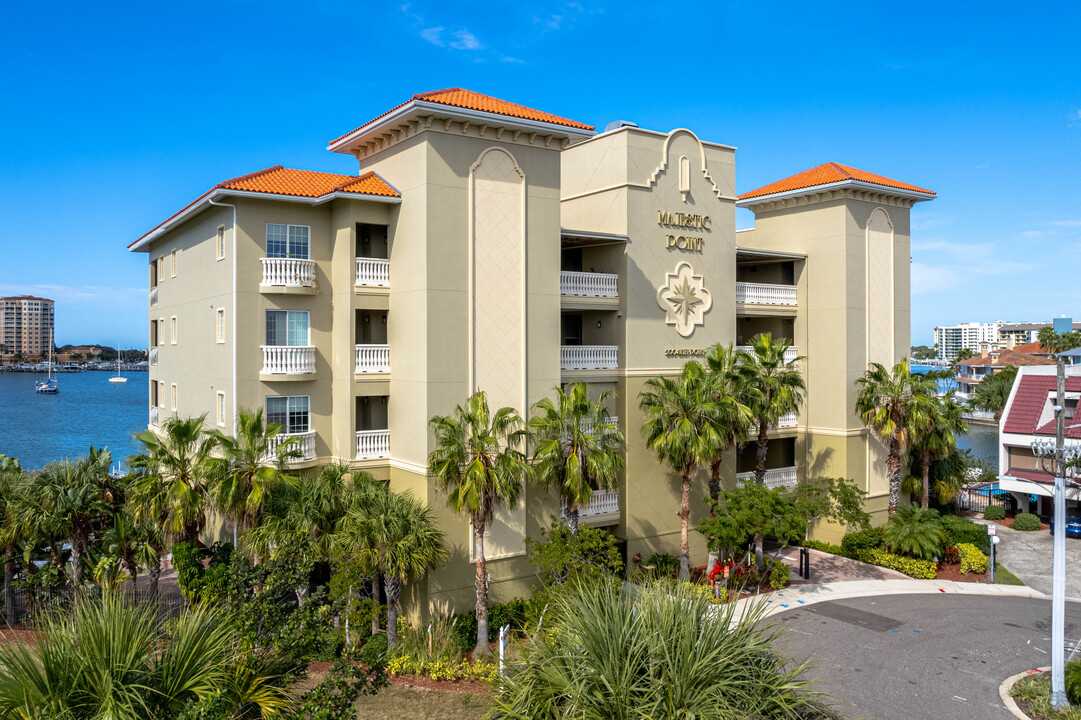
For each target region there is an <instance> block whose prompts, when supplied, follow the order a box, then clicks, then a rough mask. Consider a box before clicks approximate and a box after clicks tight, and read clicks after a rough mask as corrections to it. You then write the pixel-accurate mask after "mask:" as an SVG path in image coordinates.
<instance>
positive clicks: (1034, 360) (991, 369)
mask: <svg viewBox="0 0 1081 720" xmlns="http://www.w3.org/2000/svg"><path fill="white" fill-rule="evenodd" d="M1054 364H1055V361H1054V360H1052V359H1051V358H1049V357H1044V356H1041V355H1034V354H1032V353H1022V352H1017V350H991V351H985V352H984V353H983V354H982V355H977V356H975V357H970V358H968V359H967V360H962V361H960V362H959V363H957V377H956V378H954V379H955V380H956V381H957V399H958V400H969V399H970V398H971V397H972V393H973V392H974V391H975V390H976V386H977V385H979V384H980V381H982V380H983V379H984V378H985V377H988V376H990V375H994V374H995V373H996V372H999V371H1000V370H1004V369H1005V368H1007V367H1009V366H1010V365H1013V366H1016V367H1026V366H1030V365H1054Z"/></svg>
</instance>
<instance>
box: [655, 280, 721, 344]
mask: <svg viewBox="0 0 1081 720" xmlns="http://www.w3.org/2000/svg"><path fill="white" fill-rule="evenodd" d="M657 304H658V305H660V306H661V309H662V310H664V312H665V322H666V323H668V324H669V325H675V327H676V332H678V333H679V334H680V335H682V336H683V337H690V336H691V334H692V333H693V332H694V328H695V326H696V325H703V324H705V320H703V315H705V314H706V313H707V312H709V309H710V308H711V307H713V296H712V295H710V292H709V290H706V288H705V285H704V284H703V282H702V276H701V275H695V274H694V268H692V267H691V264H690V263H687V262H681V263H680V264H678V265H676V271H675V272H670V273H666V274H665V284H664V285H661V286H660V287H659V288H657Z"/></svg>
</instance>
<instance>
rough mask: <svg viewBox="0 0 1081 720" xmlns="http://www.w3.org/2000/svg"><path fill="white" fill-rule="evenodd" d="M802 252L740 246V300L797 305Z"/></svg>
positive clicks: (759, 303) (737, 259) (764, 303)
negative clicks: (772, 250) (784, 251)
mask: <svg viewBox="0 0 1081 720" xmlns="http://www.w3.org/2000/svg"><path fill="white" fill-rule="evenodd" d="M803 263H804V260H803V258H802V257H801V256H798V255H791V254H788V253H776V252H770V251H765V250H751V249H747V248H737V250H736V304H737V305H751V306H754V305H774V306H781V307H789V308H792V310H793V311H794V309H795V307H796V283H797V282H798V279H799V275H800V273H801V272H802V269H803Z"/></svg>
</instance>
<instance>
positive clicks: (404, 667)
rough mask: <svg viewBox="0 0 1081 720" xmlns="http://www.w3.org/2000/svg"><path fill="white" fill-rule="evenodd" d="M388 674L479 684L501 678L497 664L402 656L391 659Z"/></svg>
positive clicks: (388, 664)
mask: <svg viewBox="0 0 1081 720" xmlns="http://www.w3.org/2000/svg"><path fill="white" fill-rule="evenodd" d="M387 672H389V673H390V674H391V675H423V676H426V677H430V678H431V679H432V680H449V681H450V682H456V681H458V680H474V681H477V682H495V679H496V678H497V677H498V676H499V667H498V666H497V665H496V664H495V663H491V662H484V661H478V662H475V663H470V662H469V661H468V660H460V661H458V662H453V661H449V660H426V659H424V658H412V657H410V656H408V655H401V656H399V657H396V658H391V660H390V662H388V663H387Z"/></svg>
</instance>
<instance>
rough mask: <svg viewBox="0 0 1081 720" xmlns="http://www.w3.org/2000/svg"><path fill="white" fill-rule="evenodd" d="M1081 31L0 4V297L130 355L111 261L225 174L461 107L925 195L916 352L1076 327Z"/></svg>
mask: <svg viewBox="0 0 1081 720" xmlns="http://www.w3.org/2000/svg"><path fill="white" fill-rule="evenodd" d="M1052 5H1057V6H1058V7H1056V8H1054V9H1052V8H1051V6H1052ZM1079 20H1081V4H1078V3H1074V2H1063V3H1047V4H1045V3H1029V4H1026V5H1018V4H1016V3H1010V4H1006V3H994V2H983V3H974V2H973V3H969V2H956V3H931V2H923V3H919V2H916V3H907V4H900V5H898V4H896V3H869V2H866V0H863V1H861V2H833V3H828V4H823V3H805V2H801V3H762V2H723V1H718V2H711V3H701V4H676V3H670V4H657V3H650V4H645V3H642V4H638V3H629V2H627V3H610V4H609V3H586V2H569V3H563V2H547V3H535V4H532V3H524V2H523V3H515V4H505V5H504V4H499V3H495V4H493V3H490V2H485V3H480V2H469V1H468V0H463V1H460V2H456V3H428V2H410V3H409V4H407V5H403V4H401V3H388V4H377V3H361V2H310V3H295V2H294V3H278V2H272V1H270V0H266V1H261V2H254V1H253V2H232V3H231V2H217V3H203V2H191V3H174V4H167V3H137V4H127V3H119V2H118V3H105V4H102V3H98V4H87V3H64V2H60V3H49V4H44V3H8V4H7V6H6V7H5V8H4V9H3V10H0V25H2V26H3V27H5V28H6V29H7V31H8V32H6V33H5V42H4V43H3V45H2V47H0V97H2V98H3V103H2V104H3V106H4V108H5V111H4V112H2V113H0V158H2V160H0V218H2V220H3V221H2V222H0V249H2V251H0V295H3V294H13V293H24V292H29V293H34V294H43V295H46V296H48V297H53V298H55V299H56V300H57V301H58V308H57V341H58V342H59V343H61V344H62V343H66V342H71V343H81V342H109V343H112V342H117V341H119V342H120V343H121V344H123V345H126V346H138V347H142V346H145V344H146V329H145V328H146V287H145V285H146V269H145V260H146V256H145V255H141V254H139V255H133V254H131V253H128V252H127V251H126V249H125V246H126V245H127V244H128V243H129V242H131V241H132V240H133V239H135V238H137V237H138V236H140V235H141V234H142V233H143V232H145V231H146V230H148V229H149V228H151V227H153V226H154V225H155V224H156V223H157V222H159V221H160V220H162V219H164V218H165V217H167V216H168V215H170V214H171V213H172V212H174V211H175V210H177V209H179V208H180V207H181V206H183V205H184V204H186V203H187V202H189V201H190V200H191V199H193V198H194V197H196V196H197V195H199V194H200V193H202V192H203V191H205V190H206V189H207V188H208V187H210V186H211V185H213V184H214V183H215V182H218V181H220V180H223V179H225V178H228V177H232V176H235V175H240V174H243V173H247V172H251V171H254V170H257V169H261V168H263V167H266V166H269V165H273V164H276V163H282V164H284V165H286V166H289V167H299V168H307V169H316V170H328V171H338V172H354V171H355V164H354V163H353V162H352V161H351V160H350V159H349V158H346V157H343V156H338V155H334V154H331V153H328V152H326V151H325V150H324V148H325V145H326V141H327V140H329V139H331V138H334V137H337V136H338V135H340V134H341V133H343V132H345V131H347V130H350V129H352V128H353V127H355V126H357V125H359V124H360V123H362V122H364V121H366V120H368V119H370V118H371V117H373V116H375V115H377V114H379V113H380V112H382V111H384V110H386V109H388V108H390V107H392V106H394V105H396V104H398V103H400V102H401V101H403V100H404V99H406V98H407V97H408V96H409V95H411V94H412V93H414V92H422V91H425V90H433V89H437V88H442V87H450V86H462V87H467V88H470V89H474V90H478V91H480V92H484V93H487V94H491V95H495V96H497V97H502V98H505V99H508V100H512V101H515V102H519V103H522V104H526V105H532V106H534V107H538V108H541V109H544V110H548V111H551V112H555V113H558V114H561V115H566V116H568V117H572V118H574V119H576V120H581V121H584V122H589V123H591V124H595V125H599V126H602V127H603V126H604V124H606V123H607V122H608V121H610V120H614V119H617V118H618V119H626V120H633V121H635V122H637V123H638V124H639V125H642V126H644V127H649V128H653V129H657V130H669V129H671V128H673V127H680V126H687V127H690V128H692V129H693V130H695V131H696V132H697V133H698V134H699V135H700V136H701V137H703V138H705V139H708V140H714V141H718V142H724V143H728V144H732V145H735V146H737V147H738V148H739V152H738V153H737V155H736V160H737V165H736V172H737V175H736V177H737V187H738V189H739V190H740V191H745V190H749V189H753V188H755V187H758V186H759V185H762V184H765V183H767V182H770V181H772V180H776V179H779V178H781V177H784V176H786V175H789V174H792V173H795V172H798V171H800V170H804V169H806V168H808V167H812V166H814V165H817V164H819V163H822V162H825V161H830V160H834V161H837V162H842V163H845V164H849V165H853V166H855V167H859V168H863V169H866V170H870V171H873V172H878V173H881V174H884V175H888V176H891V177H895V178H898V179H900V180H905V181H908V182H912V183H915V184H917V185H921V186H924V187H929V188H931V189H933V190H936V191H937V192H938V193H939V198H938V199H937V200H935V201H933V202H931V203H924V204H921V205H918V206H917V207H916V208H915V209H914V211H913V215H912V218H913V229H912V235H913V250H912V254H913V264H912V281H913V296H912V310H913V328H912V330H913V333H912V335H913V342H915V343H923V342H926V343H930V342H931V334H932V328H933V327H934V325H936V324H950V323H955V322H963V321H989V320H995V319H1003V320H1022V319H1024V320H1028V319H1033V320H1035V319H1044V318H1049V317H1051V316H1052V315H1058V314H1067V315H1072V316H1073V317H1074V318H1081V304H1079V302H1078V300H1079V297H1078V292H1077V290H1076V287H1077V282H1076V278H1077V277H1078V270H1079V269H1081V182H1079V178H1081V171H1079V169H1081V80H1079V70H1081V50H1079V46H1078V44H1077V40H1076V28H1077V27H1078V25H1079ZM1071 35H1073V36H1071ZM750 223H751V218H750V216H749V215H741V216H740V218H739V219H738V224H739V226H740V227H745V226H748V225H749V224H750Z"/></svg>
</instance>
